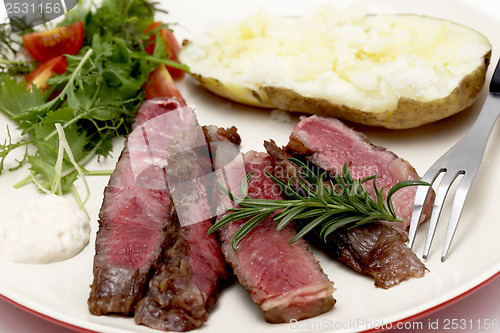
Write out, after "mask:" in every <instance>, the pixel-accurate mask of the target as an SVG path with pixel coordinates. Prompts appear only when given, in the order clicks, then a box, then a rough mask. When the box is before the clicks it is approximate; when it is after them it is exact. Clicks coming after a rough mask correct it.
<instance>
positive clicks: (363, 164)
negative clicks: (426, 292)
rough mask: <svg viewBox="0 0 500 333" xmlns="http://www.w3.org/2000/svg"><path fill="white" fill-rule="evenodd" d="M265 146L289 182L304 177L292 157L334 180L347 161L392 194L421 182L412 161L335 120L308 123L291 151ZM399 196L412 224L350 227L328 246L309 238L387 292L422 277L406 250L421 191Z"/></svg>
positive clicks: (402, 213)
mask: <svg viewBox="0 0 500 333" xmlns="http://www.w3.org/2000/svg"><path fill="white" fill-rule="evenodd" d="M265 146H266V149H267V151H268V153H269V154H271V155H272V157H273V165H274V171H273V172H274V175H275V176H276V177H277V178H279V179H281V180H282V181H285V182H287V181H288V180H289V179H290V178H291V177H292V176H296V175H297V172H298V166H297V165H295V164H293V163H291V162H290V161H288V158H289V157H290V155H292V156H294V157H298V158H302V159H304V160H306V161H308V162H309V164H312V167H313V168H314V167H316V168H317V169H319V170H324V171H327V172H329V173H330V174H332V175H334V174H336V173H337V172H340V171H341V170H342V167H343V165H344V163H346V162H347V163H348V164H349V170H350V172H351V174H352V176H353V177H354V178H364V177H367V176H371V175H373V174H375V173H378V175H379V176H380V179H379V182H378V183H377V186H378V187H379V188H381V187H385V188H386V189H387V188H390V187H392V186H393V185H395V184H396V183H397V182H399V181H402V180H407V179H418V175H417V174H416V172H415V170H414V169H413V168H412V167H411V165H410V164H409V163H408V162H406V161H403V160H402V159H400V158H398V157H397V156H396V155H395V154H393V153H392V152H389V151H387V150H385V149H383V148H381V147H377V146H374V145H372V144H371V143H369V142H368V140H367V138H366V137H365V136H364V135H362V134H360V133H358V132H355V131H353V130H352V129H350V128H348V127H347V126H345V125H344V124H342V123H341V122H340V121H338V120H334V119H326V118H321V117H317V116H312V117H309V118H305V119H302V120H301V121H300V122H299V123H298V124H297V126H296V127H295V129H294V131H293V133H292V134H291V136H290V142H289V143H288V145H287V147H286V150H287V152H285V151H284V150H283V149H281V148H279V147H277V146H276V144H275V143H274V142H272V141H270V142H266V143H265ZM289 154H290V155H289ZM365 184H366V183H365ZM366 185H368V186H366V187H367V189H368V190H369V191H370V190H371V191H373V187H372V188H370V187H369V185H370V184H366ZM399 192H403V193H399ZM399 192H398V193H396V195H394V196H393V203H394V208H395V210H396V213H397V214H398V216H399V217H401V218H403V219H404V220H405V221H406V223H405V224H404V225H401V224H394V223H391V224H389V223H387V224H389V225H386V224H383V223H382V222H381V223H376V224H371V225H367V226H363V227H358V228H353V229H345V228H344V229H340V230H338V231H336V232H334V233H332V234H331V235H330V236H329V237H328V239H327V241H326V242H325V241H324V240H323V238H321V237H320V236H319V231H317V230H315V231H314V232H312V233H310V234H309V236H308V240H309V241H310V242H311V243H313V244H314V245H316V246H318V247H320V248H322V249H324V250H325V251H326V252H327V253H328V254H329V255H330V256H332V257H334V258H336V259H338V260H340V261H342V262H344V263H345V264H347V265H349V266H351V267H352V268H353V269H355V270H356V271H358V272H362V273H366V274H370V275H372V276H373V277H374V278H375V285H376V286H379V287H382V288H389V287H391V286H394V285H396V284H398V283H399V282H401V281H403V280H405V279H407V278H410V277H422V276H423V275H424V274H425V271H426V268H425V266H424V264H423V263H422V262H421V261H420V260H419V259H418V258H417V256H416V255H415V254H414V253H413V252H412V251H411V250H410V249H409V248H407V247H406V245H405V242H406V233H405V231H404V229H405V227H406V225H408V223H409V219H410V218H411V207H412V205H413V198H414V193H415V189H414V188H405V189H402V190H400V191H399ZM429 209H430V205H427V208H426V213H427V215H428V213H429ZM299 227H300V225H299Z"/></svg>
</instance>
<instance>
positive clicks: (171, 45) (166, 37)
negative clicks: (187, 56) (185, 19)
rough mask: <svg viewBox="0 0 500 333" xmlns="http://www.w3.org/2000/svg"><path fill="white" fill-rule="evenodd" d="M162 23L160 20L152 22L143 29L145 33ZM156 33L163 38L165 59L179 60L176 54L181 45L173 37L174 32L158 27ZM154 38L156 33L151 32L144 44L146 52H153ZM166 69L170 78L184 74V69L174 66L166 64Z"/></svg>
mask: <svg viewBox="0 0 500 333" xmlns="http://www.w3.org/2000/svg"><path fill="white" fill-rule="evenodd" d="M162 24H163V23H162V22H154V23H151V24H150V25H149V27H148V28H147V29H146V30H145V33H147V34H148V33H151V32H153V31H154V30H156V29H158V27H160V26H161V25H162ZM158 34H159V35H160V36H161V39H162V40H163V43H165V47H166V52H167V59H170V60H173V61H175V62H179V58H178V54H179V51H180V49H181V46H180V45H179V42H177V39H176V38H175V35H174V33H173V32H172V31H171V30H169V29H160V30H158ZM155 38H156V35H155V34H153V35H151V37H149V40H148V43H147V45H146V48H145V50H146V52H148V53H149V54H153V52H154V49H155V43H154V40H155ZM167 69H168V71H169V72H170V74H171V75H172V78H174V79H179V78H181V77H182V76H183V75H184V71H183V70H181V69H178V68H174V67H169V66H167Z"/></svg>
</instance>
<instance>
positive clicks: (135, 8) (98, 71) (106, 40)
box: [0, 0, 187, 194]
mask: <svg viewBox="0 0 500 333" xmlns="http://www.w3.org/2000/svg"><path fill="white" fill-rule="evenodd" d="M156 10H157V9H156V8H155V7H154V5H153V3H151V2H149V1H148V0H103V1H102V4H101V5H100V6H99V7H97V6H95V5H93V4H92V5H91V6H89V5H88V3H86V2H84V1H82V2H80V4H79V5H78V6H77V8H76V9H74V10H72V11H71V12H70V13H69V14H68V15H66V17H65V19H64V20H63V21H62V22H61V24H60V25H68V24H71V23H73V22H76V21H79V20H82V21H83V22H84V27H85V41H84V44H83V47H82V49H81V50H80V52H79V53H78V54H76V55H73V56H69V55H68V56H67V62H68V68H67V71H66V73H64V74H62V75H56V76H54V77H52V78H51V79H49V81H48V83H49V87H50V88H49V89H47V90H46V91H43V92H41V91H39V90H37V89H36V88H34V87H33V88H32V89H27V87H26V83H25V82H24V80H21V81H19V80H18V79H17V78H15V77H11V76H8V75H7V74H2V75H1V76H0V111H2V112H4V113H5V114H7V115H8V116H9V117H10V118H11V119H12V120H13V121H14V122H15V123H16V124H17V126H18V128H19V129H20V130H21V131H22V134H23V138H22V139H20V140H19V141H17V142H13V140H12V139H11V137H10V134H9V138H8V140H5V142H4V144H3V145H0V174H1V173H2V172H5V171H6V170H5V169H4V161H5V159H6V158H7V156H8V155H9V154H10V153H11V152H12V151H13V150H16V149H18V148H21V147H26V146H34V147H36V152H35V153H30V152H29V151H30V150H29V149H26V152H25V158H23V159H21V160H20V161H19V164H20V165H21V164H24V163H28V164H29V169H30V173H31V174H30V175H29V176H28V177H26V178H25V179H24V180H22V181H21V182H20V183H18V184H19V186H21V185H24V184H25V183H28V182H31V183H34V184H35V185H37V186H38V187H39V188H40V189H42V190H43V189H51V190H50V192H52V190H53V186H54V184H57V186H56V188H57V191H56V193H58V194H63V193H65V192H67V191H70V190H72V189H73V188H74V187H73V183H74V182H75V180H76V179H77V177H78V176H79V175H80V177H81V176H82V175H83V173H88V172H87V171H86V170H85V169H84V168H81V166H83V165H85V163H86V162H88V161H89V160H91V159H93V158H95V157H97V158H101V157H106V156H108V155H110V153H111V150H112V140H113V138H115V137H117V136H120V135H124V134H126V133H129V132H130V130H131V125H132V122H133V119H134V116H135V114H136V112H137V109H138V107H139V105H140V103H141V102H142V101H143V100H144V98H145V96H144V93H143V87H144V85H145V84H146V82H147V79H148V77H149V74H150V73H151V71H153V70H154V69H155V68H156V67H157V65H158V64H159V63H166V64H168V65H169V66H172V67H178V68H182V69H187V68H186V67H185V66H183V65H179V64H176V63H174V62H172V61H170V60H168V59H167V58H166V52H165V44H164V43H163V39H162V38H160V37H159V36H156V38H155V49H154V52H153V54H152V55H149V54H148V53H147V52H146V51H145V41H147V40H148V39H149V35H146V34H145V33H144V30H145V29H146V27H147V26H149V25H150V24H151V23H152V22H153V19H154V14H155V11H156ZM153 33H158V32H153ZM0 56H3V55H0ZM56 124H59V125H57V126H60V129H59V130H58V129H57V128H56ZM61 130H62V131H63V133H64V136H65V141H64V142H62V141H61V140H60V138H61ZM63 143H67V145H68V146H67V147H66V148H65V150H66V152H67V153H68V152H71V153H70V154H71V158H69V156H70V155H69V154H66V155H64V154H63V155H64V158H62V155H61V151H60V146H61V144H63Z"/></svg>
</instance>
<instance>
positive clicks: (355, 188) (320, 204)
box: [208, 158, 430, 250]
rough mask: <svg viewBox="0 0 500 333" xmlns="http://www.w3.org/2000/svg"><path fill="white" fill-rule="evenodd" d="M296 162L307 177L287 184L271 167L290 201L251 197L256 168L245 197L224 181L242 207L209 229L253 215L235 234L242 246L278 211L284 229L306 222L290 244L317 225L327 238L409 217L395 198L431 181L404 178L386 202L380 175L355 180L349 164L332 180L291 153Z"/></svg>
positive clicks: (244, 187)
mask: <svg viewBox="0 0 500 333" xmlns="http://www.w3.org/2000/svg"><path fill="white" fill-rule="evenodd" d="M290 161H291V162H293V163H295V164H297V165H298V166H299V167H300V168H301V169H302V172H300V173H299V176H301V177H302V179H303V180H300V178H299V177H297V176H293V177H292V178H290V179H289V181H288V183H287V184H285V183H284V182H282V181H281V180H279V179H277V178H276V177H274V176H273V175H271V174H270V173H269V172H267V171H266V174H267V175H268V177H270V178H271V180H272V181H273V182H274V183H276V184H277V185H278V186H279V187H280V188H281V190H282V191H283V193H285V194H286V197H287V199H286V200H267V199H254V198H250V197H249V196H248V195H247V186H248V183H249V181H250V179H251V177H252V175H253V173H249V174H248V175H247V176H246V177H245V179H244V180H243V182H242V184H241V187H240V192H241V197H238V196H237V195H235V194H234V193H232V192H230V191H229V190H228V189H227V188H225V187H223V186H222V185H221V187H222V190H223V191H224V193H225V194H226V195H227V196H228V197H229V198H230V199H231V200H232V201H233V202H234V203H236V204H237V205H238V206H239V207H235V208H231V209H229V211H231V213H229V214H228V215H226V216H225V217H224V218H222V219H220V220H219V221H217V222H216V223H215V224H214V225H213V226H212V227H211V228H210V229H209V231H208V233H212V232H214V231H216V230H218V229H220V228H222V227H223V226H225V225H227V224H229V223H231V222H234V221H238V220H241V219H245V218H248V220H247V221H246V222H245V223H244V224H243V225H242V226H241V228H240V229H239V230H238V232H236V234H235V236H234V238H233V242H232V246H233V249H235V250H236V248H237V245H238V243H239V242H240V241H241V240H242V239H243V238H244V237H245V236H246V235H247V234H248V233H250V231H251V230H252V229H253V228H254V227H255V226H257V225H258V224H259V223H260V222H261V221H263V220H264V219H265V218H267V217H269V216H271V215H273V214H275V215H274V216H273V220H274V221H275V224H276V230H281V229H283V228H284V227H285V226H287V225H288V224H289V223H290V222H291V221H293V220H300V221H302V222H304V223H301V224H303V225H304V226H303V227H302V229H300V230H299V231H298V233H297V234H296V235H295V236H294V237H293V238H292V239H291V240H290V243H294V242H296V241H297V240H298V239H300V238H302V237H304V236H305V235H306V234H307V233H309V232H310V231H312V230H313V229H315V228H321V230H320V236H321V237H323V239H324V240H325V242H326V239H327V237H328V235H330V234H331V233H332V232H334V231H335V230H337V229H339V228H342V227H347V228H354V227H358V226H361V225H364V224H367V223H372V222H377V221H388V222H403V220H402V219H401V218H399V217H397V216H396V213H395V211H394V207H393V204H392V200H391V198H392V196H393V195H394V193H396V192H397V191H398V190H400V189H402V188H404V187H408V186H420V185H423V186H429V185H430V184H429V183H427V182H424V181H419V180H407V181H402V182H400V183H398V184H396V185H394V186H393V187H392V188H391V189H390V190H389V192H388V193H387V199H386V200H385V201H386V202H385V203H384V198H383V191H384V188H382V189H379V188H378V187H377V184H376V180H377V178H378V175H373V176H370V177H366V178H363V179H354V178H353V177H352V176H351V174H350V172H349V168H348V165H347V163H346V164H344V167H343V169H342V174H337V175H335V176H334V177H333V178H331V179H330V180H326V179H325V173H323V174H322V175H321V176H319V177H318V176H316V175H315V174H314V172H313V171H312V170H311V169H309V168H308V167H307V165H305V164H304V163H302V162H301V161H300V160H297V159H294V158H290ZM370 180H373V187H374V191H375V197H376V198H375V200H374V199H372V197H371V196H370V194H369V193H368V192H367V191H366V189H365V188H364V186H363V184H364V183H366V182H368V181H370Z"/></svg>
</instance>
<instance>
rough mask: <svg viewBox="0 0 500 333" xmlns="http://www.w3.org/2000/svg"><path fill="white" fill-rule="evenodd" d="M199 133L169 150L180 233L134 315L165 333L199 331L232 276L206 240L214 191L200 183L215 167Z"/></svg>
mask: <svg viewBox="0 0 500 333" xmlns="http://www.w3.org/2000/svg"><path fill="white" fill-rule="evenodd" d="M198 129H199V130H197V129H195V130H192V131H189V132H186V133H184V134H183V135H181V136H179V137H178V138H177V139H176V140H174V141H173V142H172V143H171V145H170V149H169V156H168V158H167V160H168V164H167V166H166V172H167V174H168V180H169V189H170V191H171V194H172V197H174V198H178V199H177V200H176V201H175V205H176V215H175V217H177V219H176V220H175V225H176V230H177V232H176V233H175V235H173V234H172V236H173V237H172V239H175V243H174V244H173V246H170V247H165V249H164V251H163V256H162V260H161V262H160V265H159V267H158V269H157V270H156V273H155V275H154V276H153V278H152V279H151V281H150V283H149V289H148V292H147V294H146V296H145V297H144V298H143V299H141V300H140V301H139V303H138V304H137V306H136V310H135V314H134V318H135V321H136V323H138V324H143V325H146V326H149V327H151V328H155V329H160V330H164V331H189V330H193V329H195V328H198V327H200V326H201V325H202V324H203V323H204V322H205V321H206V320H207V319H208V313H209V312H210V310H211V309H212V307H213V306H214V305H215V303H216V301H217V299H218V297H219V285H220V283H221V281H222V280H224V279H225V278H227V276H228V271H227V269H226V268H227V267H226V263H225V261H224V258H223V256H222V252H221V250H220V244H219V243H218V241H217V240H216V239H215V237H214V235H213V234H212V235H208V234H207V232H208V229H209V228H210V227H211V225H212V220H213V219H212V215H213V214H212V210H211V202H210V201H211V200H210V198H209V195H208V193H207V191H212V186H213V184H207V182H204V181H202V177H203V176H205V175H207V174H209V173H211V172H212V164H211V160H210V156H209V155H210V154H209V152H208V147H207V146H206V144H205V145H204V143H205V135H203V134H204V133H203V132H202V131H201V128H198ZM221 131H223V130H221ZM234 134H237V133H236V131H235V130H234V133H233V135H234ZM199 144H201V146H199ZM179 217H180V219H181V221H182V223H180V222H179V219H178V218H179ZM198 219H203V220H201V221H198ZM181 225H182V226H181Z"/></svg>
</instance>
